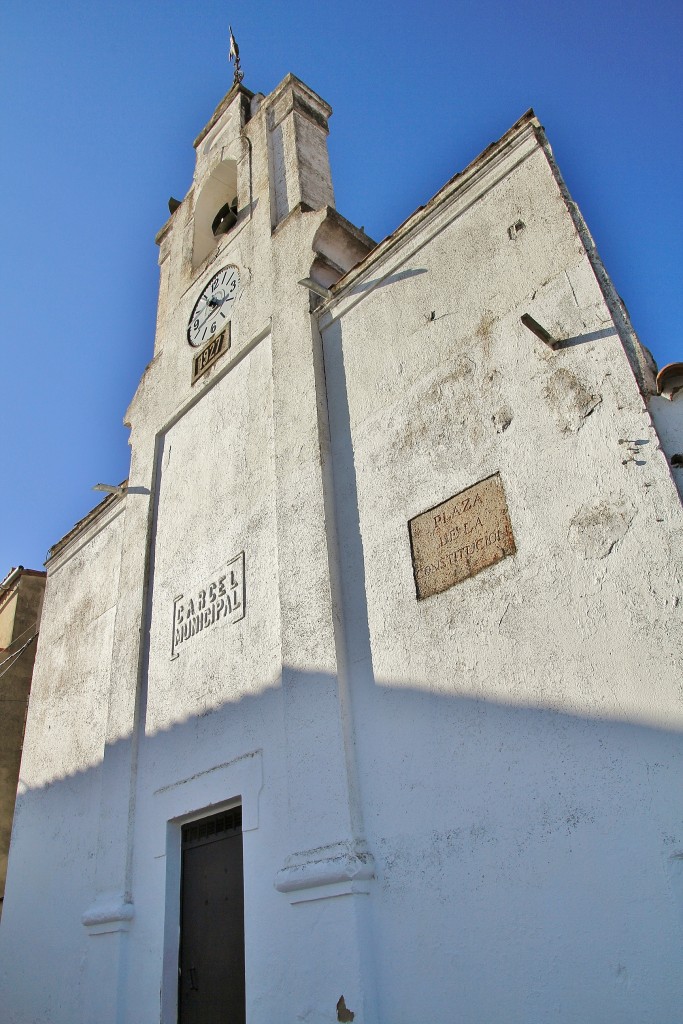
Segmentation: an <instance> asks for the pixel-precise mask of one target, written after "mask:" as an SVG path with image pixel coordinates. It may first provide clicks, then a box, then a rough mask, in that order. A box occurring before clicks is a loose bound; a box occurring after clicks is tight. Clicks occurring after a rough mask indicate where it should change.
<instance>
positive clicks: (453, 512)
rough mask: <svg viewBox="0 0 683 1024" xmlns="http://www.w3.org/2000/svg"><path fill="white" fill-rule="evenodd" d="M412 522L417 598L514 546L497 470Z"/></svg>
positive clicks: (470, 573)
mask: <svg viewBox="0 0 683 1024" xmlns="http://www.w3.org/2000/svg"><path fill="white" fill-rule="evenodd" d="M408 526H409V529H410V545H411V548H412V553H413V573H414V575H415V588H416V591H417V597H418V599H420V598H423V597H431V596H432V594H440V593H442V592H443V591H444V590H448V588H449V587H453V586H455V584H456V583H460V582H462V580H464V579H467V577H468V576H474V575H475V573H478V572H481V570H482V569H486V568H487V567H488V566H489V565H493V564H494V563H495V562H499V561H500V560H501V559H502V558H505V557H506V556H507V555H514V553H515V550H516V549H515V539H514V537H513V535H512V524H511V522H510V516H509V514H508V508H507V503H506V501H505V492H504V490H503V482H502V480H501V479H500V474H499V473H494V474H493V476H489V477H487V478H486V480H480V481H479V483H476V484H474V485H473V486H472V487H468V488H467V490H464V491H461V492H460V494H456V495H454V496H453V497H452V498H448V500H447V501H444V502H442V503H441V504H440V505H436V506H435V507H434V508H430V509H429V510H428V511H427V512H422V513H421V514H420V515H419V516H415V518H414V519H411V520H410V523H409V524H408Z"/></svg>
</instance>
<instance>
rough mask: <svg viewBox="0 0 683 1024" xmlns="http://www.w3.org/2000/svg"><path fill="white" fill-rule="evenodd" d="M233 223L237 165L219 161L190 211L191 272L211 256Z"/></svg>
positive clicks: (235, 205)
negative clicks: (192, 222)
mask: <svg viewBox="0 0 683 1024" xmlns="http://www.w3.org/2000/svg"><path fill="white" fill-rule="evenodd" d="M236 221H237V162H236V161H235V160H223V161H221V163H219V164H218V165H217V166H216V167H214V169H213V170H212V171H211V173H210V174H209V176H208V178H207V179H206V181H205V182H204V185H203V186H202V190H201V192H200V193H199V196H198V197H197V201H196V203H195V208H194V234H193V238H192V268H193V269H194V268H195V267H198V266H199V264H200V263H202V262H203V261H204V260H205V259H206V257H207V256H208V255H209V253H211V252H213V250H214V249H215V248H216V245H217V244H218V240H219V238H220V237H221V235H224V234H226V233H227V232H228V231H229V230H230V228H231V227H232V226H233V225H234V224H235V223H236Z"/></svg>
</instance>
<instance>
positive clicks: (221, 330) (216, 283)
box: [187, 266, 240, 384]
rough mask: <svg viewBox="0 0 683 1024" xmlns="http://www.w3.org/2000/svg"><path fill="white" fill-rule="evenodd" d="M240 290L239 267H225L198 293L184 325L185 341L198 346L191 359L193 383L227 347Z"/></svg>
mask: <svg viewBox="0 0 683 1024" xmlns="http://www.w3.org/2000/svg"><path fill="white" fill-rule="evenodd" d="M239 291H240V275H239V270H238V269H237V267H235V266H226V267H221V269H220V270H218V271H217V272H216V273H215V274H214V275H213V277H212V278H211V280H210V281H209V282H208V284H206V285H205V286H204V288H202V290H201V292H200V293H199V297H198V299H197V301H196V302H195V304H194V307H193V309H192V313H191V314H190V319H189V321H188V324H187V340H188V342H189V343H190V345H191V346H192V347H193V348H199V352H198V353H197V354H196V355H195V356H194V358H193V360H192V383H193V384H194V383H195V381H197V380H198V379H199V378H200V377H201V376H202V374H204V373H206V371H207V370H208V369H209V367H211V366H213V364H214V363H215V362H216V360H217V359H218V358H219V357H220V356H221V355H222V354H223V353H224V352H227V350H228V349H229V348H230V317H231V315H232V310H233V309H234V306H235V303H236V301H237V298H238V296H239ZM200 346H203V347H200Z"/></svg>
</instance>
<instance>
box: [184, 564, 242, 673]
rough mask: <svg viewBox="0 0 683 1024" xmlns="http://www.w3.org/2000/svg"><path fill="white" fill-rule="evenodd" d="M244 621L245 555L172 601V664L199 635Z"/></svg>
mask: <svg viewBox="0 0 683 1024" xmlns="http://www.w3.org/2000/svg"><path fill="white" fill-rule="evenodd" d="M243 618H244V551H240V553H239V555H237V556H236V557H235V558H233V559H231V560H230V561H229V562H228V563H227V565H224V566H223V568H221V569H219V570H218V571H216V572H215V573H214V574H213V575H212V576H211V578H210V579H207V580H206V581H205V583H204V584H203V585H202V586H201V587H195V588H194V589H193V590H192V591H190V593H188V594H178V596H177V597H175V598H174V599H173V623H172V629H171V660H173V659H175V658H177V657H178V655H179V654H180V651H181V650H182V649H184V647H185V646H186V645H187V644H188V643H194V642H195V638H196V637H198V636H199V634H200V633H206V632H208V631H209V630H210V629H214V628H215V627H217V626H220V625H224V624H225V623H226V622H238V621H239V620H240V619H243Z"/></svg>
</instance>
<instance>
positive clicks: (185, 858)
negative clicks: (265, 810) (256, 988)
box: [178, 807, 246, 1024]
mask: <svg viewBox="0 0 683 1024" xmlns="http://www.w3.org/2000/svg"><path fill="white" fill-rule="evenodd" d="M179 975H180V977H179V993H178V1021H179V1024H246V1012H245V999H244V881H243V867H242V809H241V808H240V807H235V808H231V809H230V810H229V811H224V812H223V813H222V814H216V815H212V816H211V817H210V818H203V819H202V820H201V821H193V822H191V823H189V824H188V825H184V826H183V830H182V879H181V907H180V972H179Z"/></svg>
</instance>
